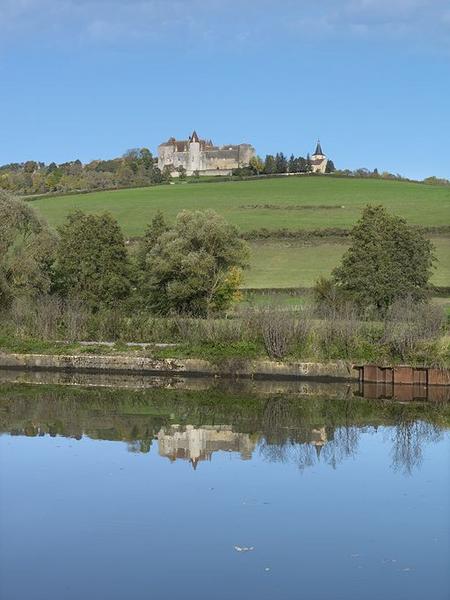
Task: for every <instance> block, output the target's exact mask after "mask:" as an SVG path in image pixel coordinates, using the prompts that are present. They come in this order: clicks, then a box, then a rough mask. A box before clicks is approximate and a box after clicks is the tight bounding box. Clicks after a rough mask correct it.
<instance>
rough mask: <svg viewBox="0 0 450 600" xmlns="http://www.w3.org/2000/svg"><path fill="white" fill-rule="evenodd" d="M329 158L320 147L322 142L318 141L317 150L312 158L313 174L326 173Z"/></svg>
mask: <svg viewBox="0 0 450 600" xmlns="http://www.w3.org/2000/svg"><path fill="white" fill-rule="evenodd" d="M327 163H328V158H327V157H326V156H325V154H324V153H323V150H322V146H321V145H320V140H317V145H316V149H315V150H314V154H313V155H312V156H311V165H312V170H313V173H325V172H326V168H327Z"/></svg>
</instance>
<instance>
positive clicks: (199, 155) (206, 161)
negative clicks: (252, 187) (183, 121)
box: [158, 131, 328, 177]
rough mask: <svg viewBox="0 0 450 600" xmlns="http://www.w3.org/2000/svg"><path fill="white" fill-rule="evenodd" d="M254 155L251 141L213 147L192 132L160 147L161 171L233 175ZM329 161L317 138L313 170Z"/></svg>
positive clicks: (325, 166)
mask: <svg viewBox="0 0 450 600" xmlns="http://www.w3.org/2000/svg"><path fill="white" fill-rule="evenodd" d="M254 156H256V153H255V149H254V148H253V146H252V145H250V144H231V145H227V146H214V144H213V143H212V141H211V140H202V139H200V138H199V137H198V135H197V132H196V131H193V132H192V135H191V136H189V138H188V139H187V140H176V139H175V138H174V137H171V138H169V139H168V140H167V142H164V143H163V144H160V145H159V146H158V167H159V168H160V169H161V171H162V170H163V169H164V168H165V167H167V168H169V169H170V170H171V171H172V175H174V176H175V177H176V176H177V175H178V173H179V170H181V168H182V169H185V171H186V175H193V174H195V173H198V174H199V175H231V173H232V171H233V169H239V168H241V167H247V166H248V165H249V163H250V160H251V159H252V158H253V157H254ZM327 164H328V159H327V157H326V156H325V154H324V153H323V150H322V146H321V145H320V141H319V140H318V141H317V145H316V149H315V151H314V154H313V155H312V156H311V167H312V172H313V173H325V172H326V168H327Z"/></svg>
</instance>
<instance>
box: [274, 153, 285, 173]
mask: <svg viewBox="0 0 450 600" xmlns="http://www.w3.org/2000/svg"><path fill="white" fill-rule="evenodd" d="M287 170H288V162H287V160H286V157H285V155H284V154H283V153H282V152H278V153H277V155H276V156H275V171H276V173H286V172H287Z"/></svg>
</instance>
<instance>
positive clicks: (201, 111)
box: [0, 0, 450, 178]
mask: <svg viewBox="0 0 450 600" xmlns="http://www.w3.org/2000/svg"><path fill="white" fill-rule="evenodd" d="M449 106H450V0H389V1H388V0H314V1H312V0H309V1H308V2H305V1H303V0H278V2H274V1H273V0H0V110H1V113H0V114H1V115H2V119H1V123H0V163H7V162H13V161H24V160H28V159H35V160H42V161H46V162H49V161H52V160H54V161H56V162H62V161H66V160H71V159H75V158H80V159H81V160H82V161H88V160H91V159H94V158H110V157H114V156H118V155H120V154H122V153H123V152H124V151H125V150H126V149H128V148H132V147H137V146H147V147H149V148H150V149H151V150H152V151H156V147H157V145H158V144H159V143H160V142H161V141H164V140H166V139H167V138H168V137H170V136H172V135H173V136H176V137H181V138H185V137H186V136H187V134H189V133H190V132H191V131H192V129H194V128H195V129H196V130H197V131H198V133H199V134H200V135H203V136H205V137H208V138H209V137H211V138H212V139H213V141H214V142H216V143H219V144H222V143H230V142H234V143H237V142H250V143H252V144H253V145H254V146H255V147H256V150H257V152H258V153H259V154H261V155H264V154H266V153H271V152H276V151H279V150H282V151H284V152H285V153H286V154H290V153H291V152H293V153H294V154H303V155H305V154H306V153H307V152H308V151H309V152H311V151H312V150H313V149H314V145H315V141H316V139H317V137H320V139H321V141H322V146H323V148H324V151H325V152H326V153H327V154H328V155H329V156H330V157H331V158H333V159H334V162H335V164H336V166H338V167H340V168H357V167H368V168H374V167H377V168H378V169H379V170H389V171H392V172H398V173H401V174H404V175H407V176H410V177H417V178H422V177H426V176H428V175H432V174H433V175H438V176H443V177H450V108H449Z"/></svg>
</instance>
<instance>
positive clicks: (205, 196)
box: [32, 176, 450, 288]
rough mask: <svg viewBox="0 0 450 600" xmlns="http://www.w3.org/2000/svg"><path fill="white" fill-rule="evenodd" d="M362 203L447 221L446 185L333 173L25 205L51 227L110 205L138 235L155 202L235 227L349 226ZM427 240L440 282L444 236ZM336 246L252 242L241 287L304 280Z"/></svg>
mask: <svg viewBox="0 0 450 600" xmlns="http://www.w3.org/2000/svg"><path fill="white" fill-rule="evenodd" d="M369 202H370V203H377V204H384V205H385V206H386V207H387V208H388V209H389V210H390V211H391V212H393V213H395V214H397V215H401V216H403V217H405V218H406V219H407V220H408V222H409V223H412V224H415V225H423V226H441V225H446V224H449V223H450V187H440V186H439V187H438V186H427V185H421V184H418V183H406V182H402V181H384V180H376V179H339V178H334V177H301V176H300V177H285V178H277V179H265V180H253V181H233V182H220V183H198V184H188V183H186V184H176V185H168V186H155V187H151V188H140V189H128V190H117V191H108V192H96V193H91V194H80V195H73V196H61V197H48V198H40V199H37V200H35V201H33V203H32V204H33V206H34V207H35V208H36V209H37V210H38V211H39V212H40V213H41V214H42V215H43V216H44V217H46V218H47V220H48V221H49V222H50V224H52V225H54V226H56V225H59V224H60V223H62V222H63V221H64V219H65V217H66V216H67V214H68V213H70V212H71V211H73V210H75V209H81V210H84V211H86V212H102V211H110V212H111V213H112V214H113V215H114V216H115V217H116V218H117V219H118V221H119V222H120V224H121V226H122V227H123V229H124V231H125V234H126V235H128V236H138V235H141V234H142V233H143V231H144V229H145V226H146V224H147V223H148V222H149V221H150V220H151V218H152V216H153V215H154V214H155V212H156V211H157V210H158V209H159V210H162V211H163V212H164V214H165V215H166V216H167V218H168V219H169V220H173V219H174V218H175V216H176V214H177V213H178V212H180V211H181V210H183V209H184V208H187V209H206V208H214V209H215V210H216V211H217V212H219V213H220V214H222V215H224V216H225V218H226V219H228V221H230V222H231V223H233V224H235V225H236V226H237V227H238V228H239V229H240V230H241V231H250V230H253V229H261V228H263V227H264V228H267V229H268V230H275V229H279V228H287V229H320V228H326V227H340V228H344V227H345V228H347V227H350V226H352V225H353V224H354V223H355V221H356V220H357V219H358V217H359V215H360V213H361V210H362V209H363V207H364V206H365V205H366V204H367V203H369ZM327 207H328V208H327ZM434 243H435V245H436V248H437V256H438V259H439V262H438V265H437V270H436V272H435V275H434V277H433V283H434V284H435V285H441V286H448V285H450V240H449V239H448V238H443V237H440V238H436V239H435V240H434ZM344 250H345V245H343V244H341V243H336V242H334V241H332V240H330V239H328V240H327V239H324V240H323V243H321V244H319V245H311V246H306V245H304V244H303V245H302V244H300V243H299V242H295V241H294V242H290V241H283V240H274V239H272V240H269V241H267V242H264V243H258V242H255V243H253V244H252V257H251V269H250V270H249V271H248V272H246V274H245V287H255V288H264V287H279V288H283V287H295V286H301V287H308V286H311V285H313V283H314V282H315V281H316V279H317V277H318V276H319V275H325V276H326V275H328V274H329V273H330V272H331V270H332V269H333V267H334V266H335V265H336V264H337V263H338V261H339V259H340V257H341V255H342V253H343V252H344Z"/></svg>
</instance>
